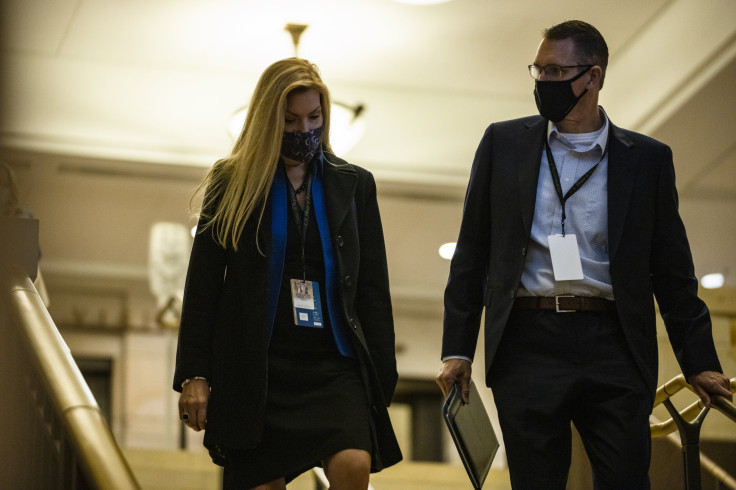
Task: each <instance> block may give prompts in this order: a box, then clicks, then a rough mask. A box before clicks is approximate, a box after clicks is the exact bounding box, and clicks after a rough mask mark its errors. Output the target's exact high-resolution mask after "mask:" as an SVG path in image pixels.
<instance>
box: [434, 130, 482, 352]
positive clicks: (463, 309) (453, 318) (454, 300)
mask: <svg viewBox="0 0 736 490" xmlns="http://www.w3.org/2000/svg"><path fill="white" fill-rule="evenodd" d="M492 137H493V125H491V126H489V127H488V129H486V132H485V134H484V135H483V139H482V140H481V142H480V144H479V145H478V149H477V150H476V153H475V158H474V160H473V166H472V169H471V171H470V181H469V183H468V189H467V192H466V194H465V205H464V207H463V218H462V222H461V225H460V233H459V235H458V239H457V246H456V248H455V254H454V255H453V256H452V261H451V263H450V276H449V279H448V281H447V286H446V288H445V317H444V331H443V335H442V358H445V357H447V356H453V355H459V356H465V357H468V358H470V359H472V358H473V356H474V355H475V346H476V343H477V341H478V332H479V330H480V318H481V314H482V312H483V305H484V292H485V290H486V276H487V269H488V257H489V256H490V247H491V222H490V202H491V199H490V189H491V146H492V145H491V140H492Z"/></svg>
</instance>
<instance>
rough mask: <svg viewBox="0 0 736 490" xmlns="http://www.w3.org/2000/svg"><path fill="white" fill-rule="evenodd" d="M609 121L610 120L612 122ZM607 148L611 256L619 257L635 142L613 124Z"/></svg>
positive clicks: (609, 244)
mask: <svg viewBox="0 0 736 490" xmlns="http://www.w3.org/2000/svg"><path fill="white" fill-rule="evenodd" d="M609 122H610V121H609ZM610 138H611V141H610V142H609V148H608V256H609V259H610V260H612V259H613V257H614V256H615V255H616V250H617V249H618V244H619V242H620V240H621V234H622V233H623V229H624V222H625V219H626V213H627V211H628V208H629V202H630V200H631V192H632V190H633V188H634V180H635V178H636V175H635V173H636V164H637V160H638V156H637V154H636V152H635V151H632V150H633V148H634V143H633V142H632V141H631V140H630V139H629V137H628V136H626V135H625V134H624V133H623V132H622V131H621V129H620V128H618V127H616V126H614V125H613V123H611V136H610Z"/></svg>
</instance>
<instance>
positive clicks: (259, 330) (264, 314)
mask: <svg viewBox="0 0 736 490" xmlns="http://www.w3.org/2000/svg"><path fill="white" fill-rule="evenodd" d="M324 156H325V162H324V165H323V169H324V170H323V171H324V173H323V178H324V194H325V203H326V208H327V218H328V222H329V227H330V233H331V236H332V248H333V250H334V251H335V254H336V256H337V257H336V262H337V266H338V271H339V279H340V283H339V291H340V296H341V300H342V302H341V303H342V306H343V313H344V318H345V322H344V323H345V325H346V327H347V328H348V329H349V330H350V331H351V332H353V334H354V336H352V338H353V340H354V344H355V346H356V347H357V349H356V351H357V352H358V357H359V360H360V361H361V363H360V364H361V366H362V370H363V378H364V380H365V381H366V386H367V387H368V388H369V389H368V396H369V400H370V403H371V410H372V419H373V434H374V451H373V453H374V454H373V461H372V470H373V471H380V470H381V469H383V468H385V467H387V466H390V465H392V464H395V463H397V462H398V461H400V460H401V452H400V450H399V447H398V444H397V442H396V438H395V436H394V433H393V429H392V427H391V422H390V420H389V417H388V411H387V409H386V407H387V406H388V405H389V403H390V402H391V398H392V396H393V392H394V389H395V387H396V382H397V379H398V374H397V371H396V356H395V344H394V326H393V316H392V311H391V298H390V294H389V284H388V270H387V265H386V250H385V245H384V241H383V229H382V226H381V218H380V215H379V212H378V203H377V201H376V185H375V181H374V180H373V176H372V175H371V173H370V172H368V171H367V170H364V169H362V168H360V167H356V166H353V165H350V164H348V163H346V162H344V161H343V160H340V159H338V158H337V157H335V156H334V155H332V154H330V153H327V152H325V153H324ZM256 214H257V213H256ZM256 222H257V218H254V219H250V220H249V221H248V222H246V224H245V227H244V229H243V234H242V236H241V238H240V241H239V242H238V251H237V252H236V251H234V250H233V249H232V247H228V248H227V249H224V248H222V247H221V246H220V245H218V244H217V243H216V241H215V240H214V239H213V237H212V233H211V232H210V231H209V230H206V231H204V232H201V233H198V234H197V235H196V237H195V239H194V244H193V247H192V254H191V258H190V262H189V270H188V273H187V281H186V287H185V290H184V304H183V311H182V317H181V327H180V331H179V344H178V349H177V354H176V372H175V374H174V389H175V390H177V391H181V383H182V382H183V381H184V380H185V379H187V378H193V377H195V376H202V377H205V378H207V379H208V380H209V383H210V389H211V392H210V399H209V403H208V407H207V428H206V432H205V438H204V444H205V446H207V447H208V448H209V449H210V454H211V455H212V456H213V460H214V461H215V462H216V463H218V464H222V463H223V460H222V456H223V455H226V451H224V452H223V450H226V449H228V448H231V449H245V448H249V447H253V446H255V445H256V444H257V443H258V442H259V440H260V438H261V432H262V427H263V421H264V410H265V401H266V387H267V378H268V326H267V318H268V311H267V310H268V298H269V291H268V287H269V286H268V284H269V281H268V274H269V258H268V254H269V251H270V246H271V206H270V203H269V204H267V205H266V208H265V210H264V215H263V219H262V220H261V224H260V229H258V230H257V228H258V227H257V223H256ZM256 233H258V236H259V242H260V244H261V250H262V251H263V253H264V254H265V255H266V256H265V257H264V256H263V255H262V254H261V253H259V251H258V249H257V246H256ZM271 282H272V283H273V284H274V285H275V286H274V287H280V285H281V281H280V280H277V281H271Z"/></svg>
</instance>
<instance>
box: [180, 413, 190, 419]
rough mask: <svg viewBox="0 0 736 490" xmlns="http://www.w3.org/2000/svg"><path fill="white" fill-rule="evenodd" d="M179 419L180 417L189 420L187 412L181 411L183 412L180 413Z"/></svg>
mask: <svg viewBox="0 0 736 490" xmlns="http://www.w3.org/2000/svg"><path fill="white" fill-rule="evenodd" d="M181 419H182V420H189V414H188V413H186V412H185V413H183V414H181Z"/></svg>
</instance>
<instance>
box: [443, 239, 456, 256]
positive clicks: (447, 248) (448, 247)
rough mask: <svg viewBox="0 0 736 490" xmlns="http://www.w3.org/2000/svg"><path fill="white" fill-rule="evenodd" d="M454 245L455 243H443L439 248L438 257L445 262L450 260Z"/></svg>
mask: <svg viewBox="0 0 736 490" xmlns="http://www.w3.org/2000/svg"><path fill="white" fill-rule="evenodd" d="M456 245H457V243H455V242H450V243H445V244H444V245H442V246H441V247H440V257H442V258H443V259H446V260H450V259H452V256H453V255H455V246H456Z"/></svg>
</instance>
